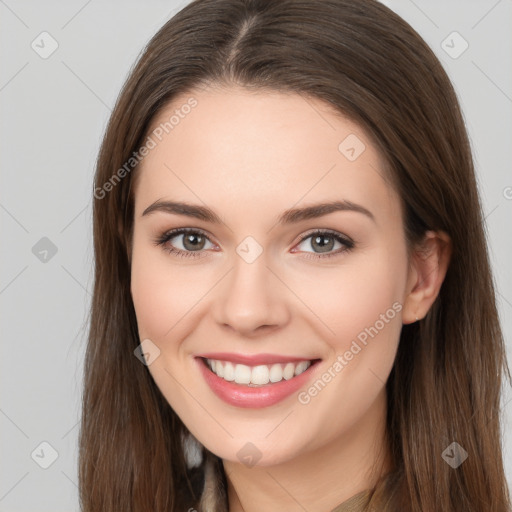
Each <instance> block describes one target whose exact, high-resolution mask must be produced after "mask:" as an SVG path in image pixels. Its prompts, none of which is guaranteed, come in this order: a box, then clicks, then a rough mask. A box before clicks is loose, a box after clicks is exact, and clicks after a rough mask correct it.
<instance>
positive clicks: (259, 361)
mask: <svg viewBox="0 0 512 512" xmlns="http://www.w3.org/2000/svg"><path fill="white" fill-rule="evenodd" d="M197 357H203V358H205V359H215V360H218V361H230V362H231V363H238V364H245V365H247V366H257V365H264V364H277V363H299V362H300V361H313V360H314V359H312V358H309V357H295V356H283V355H280V354H252V355H249V354H235V353H230V352H209V353H207V354H198V355H197Z"/></svg>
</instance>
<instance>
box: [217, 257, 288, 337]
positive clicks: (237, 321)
mask: <svg viewBox="0 0 512 512" xmlns="http://www.w3.org/2000/svg"><path fill="white" fill-rule="evenodd" d="M217 288H218V289H217V294H218V295H217V296H216V298H215V301H214V306H213V314H214V318H215V320H216V322H217V324H218V325H220V326H221V328H222V329H225V330H230V331H232V332H236V333H238V334H240V335H241V336H244V337H248V338H251V337H257V336H261V335H262V334H265V333H270V332H273V331H275V330H277V329H280V328H282V327H284V326H285V325H286V324H287V322H288V321H289V319H290V309H289V307H288V305H287V302H286V299H287V293H286V292H287V290H286V287H285V286H284V285H283V283H282V282H281V281H280V279H278V278H277V277H276V275H275V274H274V273H273V271H271V270H270V269H269V268H268V267H267V262H266V259H265V258H264V257H263V256H260V257H259V258H258V259H257V260H256V261H254V262H252V263H247V262H246V261H244V260H243V259H242V258H238V257H237V258H236V259H235V263H234V267H233V268H232V270H231V271H230V272H229V273H228V275H227V276H226V277H225V278H224V279H223V280H222V281H221V283H219V285H218V287H217ZM288 298H289V297H288Z"/></svg>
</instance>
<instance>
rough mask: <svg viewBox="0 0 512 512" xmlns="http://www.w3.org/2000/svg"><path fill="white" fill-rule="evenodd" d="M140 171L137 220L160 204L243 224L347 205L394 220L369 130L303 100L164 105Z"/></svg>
mask: <svg viewBox="0 0 512 512" xmlns="http://www.w3.org/2000/svg"><path fill="white" fill-rule="evenodd" d="M149 139H151V141H152V142H151V146H153V148H152V149H151V150H150V151H149V152H148V154H147V156H145V157H144V159H143V160H142V162H141V164H140V165H139V168H138V169H137V171H136V172H137V173H140V174H139V175H138V176H137V185H136V188H135V203H136V204H135V206H136V215H137V214H139V215H140V213H141V212H142V211H143V210H144V208H146V207H147V206H148V205H149V204H150V203H151V202H154V201H156V200H158V199H166V198H168V199H175V200H181V201H190V202H193V203H198V202H203V203H205V204H207V205H208V206H210V207H211V208H213V209H214V210H216V211H223V212H225V213H226V215H228V213H227V209H228V206H229V207H232V211H231V213H232V214H233V215H234V216H235V217H236V216H237V210H239V211H238V213H240V208H242V209H243V212H244V213H246V214H249V213H251V214H253V215H256V216H260V217H261V216H262V215H264V214H265V212H268V214H269V215H274V214H276V213H278V212H280V211H282V210H283V209H286V208H289V207H291V206H293V205H296V204H298V203H304V204H306V203H312V202H316V201H318V200H338V199H345V200H350V201H353V202H359V203H364V204H365V205H366V206H369V205H371V206H372V207H373V208H376V209H377V210H379V209H380V210H382V211H385V212H387V213H389V214H396V213H397V212H396V211H395V210H396V208H397V207H398V202H399V201H398V196H397V195H396V193H395V191H394V190H393V188H392V186H391V185H390V183H389V180H388V179H387V178H386V172H385V170H384V161H383V159H382V158H381V156H380V154H379V153H378V151H377V148H376V147H375V146H374V144H373V143H372V142H371V140H370V139H369V137H368V136H367V134H366V133H365V132H364V131H363V130H362V128H361V127H360V126H359V125H357V124H356V123H354V122H353V121H351V120H349V119H347V118H345V117H344V116H342V115H341V114H340V113H338V112H336V111H335V110H334V109H333V108H332V107H331V106H330V105H329V104H327V103H325V102H323V101H321V100H318V99H312V98H309V97H304V96H302V95H299V94H285V93H280V92H262V91H258V92H254V91H248V90H246V89H241V88H231V89H220V88H218V89H207V90H193V91H191V92H190V93H186V94H182V95H180V96H178V97H176V98H174V100H173V101H172V102H171V103H170V104H168V105H167V106H166V107H165V108H163V109H162V110H161V111H160V112H159V114H158V115H157V116H156V118H155V119H154V120H153V123H152V127H151V129H150V132H149V138H148V140H149Z"/></svg>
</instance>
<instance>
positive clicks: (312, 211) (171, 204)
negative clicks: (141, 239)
mask: <svg viewBox="0 0 512 512" xmlns="http://www.w3.org/2000/svg"><path fill="white" fill-rule="evenodd" d="M157 211H159V212H164V213H170V214H176V215H186V216H188V217H194V218H196V219H199V220H203V221H205V222H211V223H212V224H223V222H222V220H221V219H220V217H219V216H218V215H217V214H216V213H215V212H214V211H213V210H211V209H210V208H208V207H207V206H200V205H193V204H189V203H183V202H178V201H162V200H158V201H155V202H154V203H153V204H152V205H150V206H148V207H147V208H146V209H145V210H144V212H143V213H142V216H145V215H149V214H151V213H153V212H157ZM338 211H350V212H357V213H362V214H363V215H366V216H367V217H369V218H370V219H371V220H373V221H375V217H374V215H373V213H372V212H371V211H370V210H368V209H367V208H365V207H364V206H361V205H359V204H356V203H353V202H351V201H346V200H343V201H331V202H328V203H318V204H314V205H311V206H306V207H303V208H291V209H289V210H286V211H285V212H283V214H282V215H281V216H280V217H279V219H278V221H277V224H280V225H286V224H295V223H298V222H302V221H304V220H309V219H316V218H317V217H322V216H324V215H328V214H329V213H333V212H338Z"/></svg>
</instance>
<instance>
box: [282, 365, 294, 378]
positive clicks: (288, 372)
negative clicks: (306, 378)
mask: <svg viewBox="0 0 512 512" xmlns="http://www.w3.org/2000/svg"><path fill="white" fill-rule="evenodd" d="M294 373H295V365H294V364H293V363H287V364H286V366H285V367H284V370H283V377H284V378H285V379H286V380H290V379H291V378H292V377H293V374H294Z"/></svg>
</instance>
